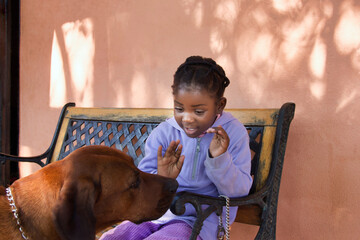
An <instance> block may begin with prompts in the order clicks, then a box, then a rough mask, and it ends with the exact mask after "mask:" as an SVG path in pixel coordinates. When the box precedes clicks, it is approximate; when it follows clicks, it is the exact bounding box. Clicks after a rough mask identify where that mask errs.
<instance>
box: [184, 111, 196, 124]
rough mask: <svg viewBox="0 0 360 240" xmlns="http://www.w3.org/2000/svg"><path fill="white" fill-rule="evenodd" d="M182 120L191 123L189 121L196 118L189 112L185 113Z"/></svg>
mask: <svg viewBox="0 0 360 240" xmlns="http://www.w3.org/2000/svg"><path fill="white" fill-rule="evenodd" d="M182 121H183V122H187V123H189V122H193V121H194V118H193V117H192V116H191V114H189V113H184V115H183V118H182Z"/></svg>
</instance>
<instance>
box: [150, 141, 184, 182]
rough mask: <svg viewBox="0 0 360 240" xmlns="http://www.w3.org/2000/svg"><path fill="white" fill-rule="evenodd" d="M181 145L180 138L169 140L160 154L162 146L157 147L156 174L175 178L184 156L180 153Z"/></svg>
mask: <svg viewBox="0 0 360 240" xmlns="http://www.w3.org/2000/svg"><path fill="white" fill-rule="evenodd" d="M181 150H182V145H181V144H180V140H176V141H171V143H170V145H169V147H168V148H167V149H166V151H165V154H164V156H163V155H162V146H160V147H159V148H158V157H157V159H158V174H159V175H161V176H164V177H169V178H173V179H176V178H177V176H178V175H179V173H180V171H181V168H182V165H183V163H184V159H185V156H183V155H181Z"/></svg>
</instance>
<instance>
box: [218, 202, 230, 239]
mask: <svg viewBox="0 0 360 240" xmlns="http://www.w3.org/2000/svg"><path fill="white" fill-rule="evenodd" d="M219 197H223V198H225V200H226V206H225V228H224V226H223V220H222V214H220V216H219V225H218V236H217V238H218V240H224V239H225V240H230V198H229V197H228V196H225V195H220V196H219ZM224 237H225V238H224Z"/></svg>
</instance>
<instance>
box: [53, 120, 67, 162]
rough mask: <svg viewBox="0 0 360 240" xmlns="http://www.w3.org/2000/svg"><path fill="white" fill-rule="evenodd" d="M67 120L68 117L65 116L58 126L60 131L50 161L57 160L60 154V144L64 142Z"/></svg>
mask: <svg viewBox="0 0 360 240" xmlns="http://www.w3.org/2000/svg"><path fill="white" fill-rule="evenodd" d="M69 121H70V118H68V117H66V116H65V118H64V120H63V122H62V125H61V128H60V133H59V136H58V139H57V141H56V144H55V148H54V152H53V155H52V157H51V160H50V162H55V161H57V160H58V159H59V154H60V151H61V147H62V145H63V143H64V139H65V135H66V130H67V127H68V124H69Z"/></svg>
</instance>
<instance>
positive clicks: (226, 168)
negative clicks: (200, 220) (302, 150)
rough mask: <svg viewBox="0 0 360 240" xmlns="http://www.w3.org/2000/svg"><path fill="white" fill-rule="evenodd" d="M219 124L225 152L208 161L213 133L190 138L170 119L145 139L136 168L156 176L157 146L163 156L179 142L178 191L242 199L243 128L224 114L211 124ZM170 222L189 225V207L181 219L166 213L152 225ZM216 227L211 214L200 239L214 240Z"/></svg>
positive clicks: (246, 179)
mask: <svg viewBox="0 0 360 240" xmlns="http://www.w3.org/2000/svg"><path fill="white" fill-rule="evenodd" d="M219 125H221V126H222V127H223V128H224V129H225V131H226V132H227V134H228V135H229V138H230V144H229V147H228V150H227V151H226V152H225V153H223V154H222V155H220V156H218V157H215V158H210V157H209V154H208V149H209V146H210V142H211V140H212V138H213V135H214V134H212V133H211V134H209V133H207V134H205V135H204V136H203V137H201V138H190V137H188V136H187V135H186V134H185V132H184V131H183V129H182V128H180V126H179V125H178V124H177V123H176V121H175V119H174V118H170V119H167V120H166V121H165V122H162V123H161V124H159V126H158V127H156V128H155V129H154V130H153V131H152V132H151V134H150V136H149V137H148V139H147V141H146V145H145V157H144V158H143V159H142V160H141V162H140V164H139V169H141V170H142V171H144V172H148V173H153V174H156V173H157V149H158V147H159V146H160V145H161V146H162V147H163V154H164V153H165V150H166V149H167V148H168V146H169V144H170V142H171V141H173V140H178V139H180V144H182V145H183V150H182V155H185V161H184V165H183V167H182V169H181V172H180V174H179V176H178V177H177V179H176V180H177V181H178V182H179V188H178V190H177V191H178V192H181V191H189V192H194V193H198V194H204V195H209V196H215V197H217V196H219V195H220V194H223V195H226V196H228V197H242V196H246V195H247V194H248V193H249V190H250V187H251V184H252V178H251V176H250V169H251V154H250V149H249V136H248V133H247V131H246V128H245V127H244V126H243V125H242V124H241V123H240V122H239V121H238V120H237V119H236V118H234V117H233V116H232V115H231V114H230V113H227V112H223V114H222V115H221V117H220V118H219V119H217V120H216V122H215V123H214V124H213V126H214V127H216V126H219ZM236 211H237V207H231V208H230V223H233V222H234V219H235V216H236ZM224 214H225V211H224ZM174 219H177V220H182V221H185V222H186V223H188V224H189V225H191V226H193V224H194V222H195V220H196V216H195V209H194V208H193V206H192V205H191V204H187V205H186V212H185V214H184V215H181V216H176V215H174V214H172V212H171V211H170V210H168V211H167V212H166V213H165V214H164V215H163V216H162V217H161V218H159V219H158V220H155V221H154V222H155V223H162V224H163V223H166V222H168V221H170V220H174ZM223 219H225V217H223ZM224 221H225V220H224ZM217 225H218V216H216V214H215V213H213V214H211V215H210V216H209V217H208V218H207V219H206V220H205V221H204V225H203V227H202V230H201V232H200V237H201V238H202V239H204V240H211V239H216V234H217Z"/></svg>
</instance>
